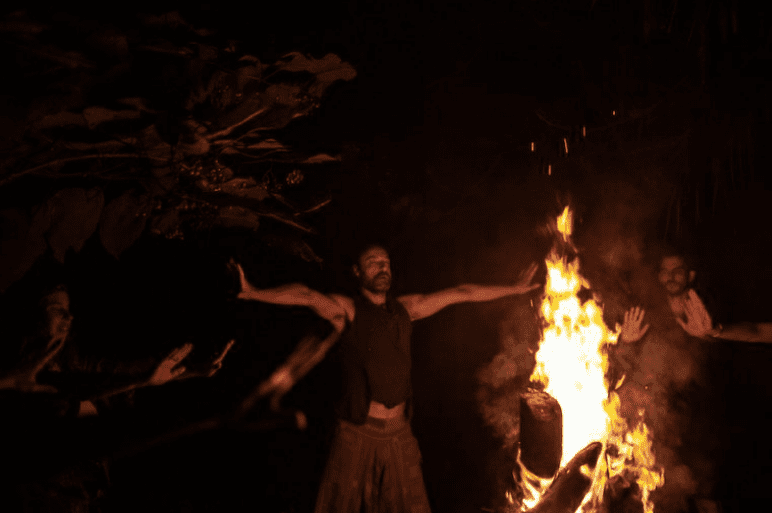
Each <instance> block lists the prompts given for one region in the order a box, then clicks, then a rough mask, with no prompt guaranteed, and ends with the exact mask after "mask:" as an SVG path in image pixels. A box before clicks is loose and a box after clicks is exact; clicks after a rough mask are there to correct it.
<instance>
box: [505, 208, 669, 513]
mask: <svg viewBox="0 0 772 513" xmlns="http://www.w3.org/2000/svg"><path fill="white" fill-rule="evenodd" d="M572 225H573V219H572V214H571V211H570V210H569V209H568V207H566V209H565V210H564V211H563V213H562V214H561V215H560V216H559V217H558V218H557V229H558V231H559V232H560V233H561V235H562V239H563V242H564V244H563V245H562V247H564V248H566V247H569V248H572V249H573V247H572V245H571V238H570V237H571V233H572V228H573V226H572ZM546 263H547V283H546V285H545V295H544V300H543V302H542V305H541V312H542V315H543V317H544V320H545V321H546V327H545V328H544V330H543V333H542V342H541V344H540V347H539V351H538V352H537V353H536V367H535V368H534V370H533V373H532V374H531V382H536V383H541V384H542V385H543V387H544V390H545V391H546V392H547V393H548V394H550V395H551V396H552V397H554V398H555V399H557V401H558V402H559V403H560V407H561V408H562V412H563V453H562V457H561V467H563V466H565V464H566V463H567V462H568V461H569V460H570V459H571V458H572V457H573V456H574V455H575V454H577V453H578V452H579V451H581V450H582V449H583V448H585V447H586V446H587V445H588V444H590V443H592V442H597V441H600V442H603V443H604V447H603V452H602V456H601V458H600V460H599V463H598V464H597V465H596V466H595V469H594V471H593V470H590V469H589V468H582V469H581V470H582V473H584V474H585V475H586V476H587V477H590V478H592V480H593V483H592V486H591V488H590V493H588V494H587V496H586V497H585V499H584V501H583V504H584V510H585V511H587V510H596V509H598V506H599V505H600V503H601V502H602V500H603V493H604V490H605V488H606V486H607V484H608V483H609V480H610V479H611V478H614V477H616V476H622V477H624V478H626V479H627V478H628V476H634V478H635V481H636V482H637V484H638V486H639V489H640V490H641V500H642V503H643V504H644V509H645V511H646V512H647V513H651V512H652V511H653V505H652V504H651V503H650V501H649V493H650V492H651V490H654V489H655V488H657V487H658V486H660V485H661V484H662V483H663V481H664V480H663V476H662V471H661V470H659V469H658V468H657V466H656V464H655V460H654V455H653V453H652V451H651V439H650V437H649V432H648V429H647V427H646V425H645V424H644V422H643V412H641V413H640V419H639V421H638V423H637V425H636V426H635V427H634V428H633V429H632V430H630V429H629V427H628V425H627V423H626V422H625V420H624V419H623V418H622V417H621V415H620V414H619V411H620V409H619V397H618V396H617V395H616V394H615V393H613V392H612V393H611V394H609V391H608V390H609V387H608V383H606V380H605V375H606V372H607V370H608V357H607V349H608V347H609V346H612V345H614V344H616V342H617V338H618V336H619V335H618V330H617V332H614V331H611V330H609V329H608V328H607V327H606V325H605V323H604V322H603V311H602V310H601V308H600V306H599V305H598V304H597V303H596V302H595V301H594V300H592V299H589V300H587V301H585V302H582V301H581V300H580V299H579V297H578V295H577V294H578V293H579V291H580V290H581V289H582V288H585V289H588V290H589V288H590V286H589V284H588V283H587V282H586V281H585V280H584V278H583V277H582V276H581V274H580V273H579V261H578V259H576V258H574V259H573V260H572V261H570V262H569V261H568V258H567V257H566V256H565V255H562V254H560V251H559V250H558V249H557V248H553V250H552V252H551V253H550V255H549V256H548V257H547V261H546ZM518 463H519V465H520V468H521V474H522V477H523V479H522V483H523V492H524V499H523V505H524V506H525V507H527V508H532V507H533V506H535V505H536V504H537V503H538V501H539V499H540V498H541V496H542V494H543V493H544V491H545V490H546V488H547V487H548V486H549V484H550V481H551V480H544V479H541V478H539V477H538V476H535V475H532V474H531V473H530V472H529V471H528V470H527V469H526V468H524V466H523V465H522V464H521V463H520V461H519V460H518ZM510 500H511V498H510Z"/></svg>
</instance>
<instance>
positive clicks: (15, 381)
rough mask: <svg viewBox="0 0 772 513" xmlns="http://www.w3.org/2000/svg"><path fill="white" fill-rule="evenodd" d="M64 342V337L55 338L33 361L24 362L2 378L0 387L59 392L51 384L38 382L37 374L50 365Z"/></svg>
mask: <svg viewBox="0 0 772 513" xmlns="http://www.w3.org/2000/svg"><path fill="white" fill-rule="evenodd" d="M64 342H65V339H64V338H60V339H58V340H55V341H54V343H53V344H51V346H50V347H48V348H47V349H46V350H45V351H44V352H43V353H42V354H40V355H39V356H38V357H37V358H33V359H32V360H31V361H28V362H26V363H23V364H22V365H20V366H19V367H17V368H15V369H13V370H11V372H9V373H8V374H6V375H5V376H4V377H2V378H0V389H2V388H12V389H15V390H18V391H19V392H45V393H49V394H55V393H57V392H58V390H56V388H54V387H52V386H51V385H43V384H40V383H38V382H37V375H38V373H39V372H40V371H41V370H43V368H44V367H45V366H46V365H48V362H50V361H51V359H52V358H53V357H54V356H56V355H57V354H58V353H59V351H61V350H62V348H63V347H64Z"/></svg>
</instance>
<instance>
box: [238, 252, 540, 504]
mask: <svg viewBox="0 0 772 513" xmlns="http://www.w3.org/2000/svg"><path fill="white" fill-rule="evenodd" d="M536 268H537V267H536V264H532V265H531V266H530V267H529V268H528V269H527V270H526V271H525V272H524V273H523V275H522V277H521V279H520V280H519V281H518V283H516V284H514V285H510V286H485V285H460V286H458V287H454V288H450V289H446V290H441V291H439V292H434V293H431V294H410V295H403V296H399V297H393V296H392V295H391V294H390V293H389V292H390V289H391V262H390V260H389V254H388V252H387V251H386V250H385V249H384V248H383V247H382V246H380V245H370V246H367V247H366V248H364V250H363V251H362V252H360V254H359V255H358V258H357V261H356V263H355V264H354V266H353V269H352V270H353V273H354V276H355V277H356V278H357V280H358V282H359V290H358V293H357V294H355V295H353V296H352V297H348V296H344V295H340V294H322V293H320V292H317V291H315V290H311V289H309V288H308V287H306V286H305V285H301V284H291V285H284V286H281V287H277V288H273V289H262V290H261V289H257V288H255V287H253V286H252V285H251V284H250V283H249V282H248V281H247V280H246V278H245V277H244V272H243V270H242V269H241V267H239V268H238V269H239V273H240V276H241V292H240V293H239V295H238V297H239V298H241V299H251V300H256V301H263V302H267V303H274V304H282V305H295V306H307V307H309V308H311V309H313V310H314V311H315V312H316V313H317V314H318V315H320V316H321V317H323V318H325V319H327V320H328V321H330V323H332V325H333V326H334V329H335V330H337V331H338V332H339V333H342V336H341V340H340V344H341V346H340V349H341V361H342V367H343V369H342V371H343V377H344V383H345V390H344V394H343V398H342V400H341V401H339V402H338V404H337V407H336V413H337V416H338V426H337V430H336V434H335V438H334V440H333V444H332V449H331V451H330V456H329V459H328V461H327V466H326V468H325V471H324V475H323V477H322V483H321V486H320V489H319V494H318V496H317V501H316V510H315V511H316V513H324V512H329V513H349V512H350V513H354V512H356V513H359V512H360V511H367V512H370V511H379V512H380V511H387V512H394V513H401V512H411V513H419V512H427V513H428V512H429V511H430V509H429V502H428V499H427V497H426V490H425V487H424V482H423V477H422V474H421V453H420V450H419V448H418V443H417V441H416V439H415V437H414V436H413V433H412V430H411V428H410V423H409V419H410V416H411V408H410V402H411V397H412V388H411V383H410V367H411V360H410V336H411V332H412V321H415V320H418V319H423V318H425V317H429V316H430V315H433V314H435V313H437V312H439V311H440V310H442V309H443V308H445V307H446V306H450V305H452V304H456V303H465V302H480V301H490V300H493V299H498V298H502V297H505V296H511V295H516V294H524V293H527V292H529V291H531V290H534V289H535V288H538V287H539V286H540V285H539V284H536V283H531V280H532V279H533V276H534V274H535V272H536Z"/></svg>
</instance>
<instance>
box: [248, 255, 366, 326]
mask: <svg viewBox="0 0 772 513" xmlns="http://www.w3.org/2000/svg"><path fill="white" fill-rule="evenodd" d="M235 265H236V268H237V269H238V271H239V279H240V281H241V292H239V294H238V296H237V297H238V298H239V299H249V300H252V301H262V302H264V303H273V304H275V305H289V306H306V307H308V308H310V309H312V310H313V311H314V312H316V313H317V315H319V316H320V317H322V318H323V319H327V320H328V321H330V322H331V323H332V325H333V326H334V327H335V329H336V330H338V331H343V328H344V327H345V325H346V318H347V317H348V318H350V319H353V315H351V316H349V312H348V308H347V306H349V305H347V304H346V302H345V299H347V298H344V297H343V296H338V295H331V296H327V295H325V294H322V293H321V292H317V291H316V290H313V289H310V288H308V287H307V286H306V285H303V284H302V283H290V284H287V285H281V286H279V287H275V288H271V289H258V288H257V287H255V286H254V285H252V284H251V283H249V281H247V279H246V277H245V276H244V270H243V269H242V268H241V266H240V265H239V264H235ZM341 303H343V304H341ZM351 309H352V311H353V304H352V305H351Z"/></svg>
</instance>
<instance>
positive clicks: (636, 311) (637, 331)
mask: <svg viewBox="0 0 772 513" xmlns="http://www.w3.org/2000/svg"><path fill="white" fill-rule="evenodd" d="M644 315H646V311H645V310H644V309H643V308H641V307H640V306H636V307H633V308H631V309H629V310H628V311H626V312H625V319H624V323H623V324H622V331H621V333H620V334H619V339H620V340H621V341H622V342H625V343H628V344H632V343H633V342H638V341H639V340H641V339H642V338H643V336H644V335H645V334H646V332H647V331H649V325H648V324H646V325H645V326H643V327H641V323H642V322H643V316H644Z"/></svg>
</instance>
